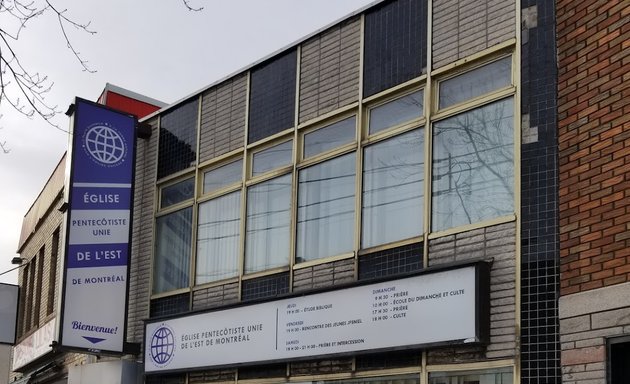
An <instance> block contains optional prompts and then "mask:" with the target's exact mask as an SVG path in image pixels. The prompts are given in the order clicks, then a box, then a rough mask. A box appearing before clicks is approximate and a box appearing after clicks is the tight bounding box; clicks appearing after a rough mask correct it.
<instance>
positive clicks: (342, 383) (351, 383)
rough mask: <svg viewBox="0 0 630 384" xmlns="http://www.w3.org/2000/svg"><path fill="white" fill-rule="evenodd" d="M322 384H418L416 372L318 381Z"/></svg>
mask: <svg viewBox="0 0 630 384" xmlns="http://www.w3.org/2000/svg"><path fill="white" fill-rule="evenodd" d="M319 383H322V384H420V377H419V375H418V374H413V373H412V374H407V375H395V376H382V377H365V378H356V379H341V380H325V381H320V382H319Z"/></svg>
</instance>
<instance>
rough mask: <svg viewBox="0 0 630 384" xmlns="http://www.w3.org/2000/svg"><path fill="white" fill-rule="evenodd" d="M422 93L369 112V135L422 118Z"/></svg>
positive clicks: (405, 97) (413, 94)
mask: <svg viewBox="0 0 630 384" xmlns="http://www.w3.org/2000/svg"><path fill="white" fill-rule="evenodd" d="M423 97H424V96H423V91H422V90H420V91H418V92H414V93H412V94H410V95H407V96H403V97H401V98H399V99H396V100H393V101H390V102H389V103H387V104H383V105H379V106H378V107H376V108H372V109H371V110H370V134H374V133H376V132H380V131H382V130H385V129H387V128H391V127H395V126H397V125H400V124H402V123H405V122H407V121H411V120H413V119H417V118H419V117H422V114H423V109H424V106H423V104H424V100H423Z"/></svg>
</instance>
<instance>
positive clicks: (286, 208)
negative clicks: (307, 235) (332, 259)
mask: <svg viewBox="0 0 630 384" xmlns="http://www.w3.org/2000/svg"><path fill="white" fill-rule="evenodd" d="M290 223H291V175H290V174H289V175H285V176H281V177H278V178H275V179H271V180H268V181H265V182H263V183H260V184H257V185H255V186H252V187H250V188H249V189H248V190H247V223H246V243H245V273H251V272H258V271H264V270H267V269H272V268H276V267H282V266H286V265H289V251H290V249H289V243H290V236H291V232H290Z"/></svg>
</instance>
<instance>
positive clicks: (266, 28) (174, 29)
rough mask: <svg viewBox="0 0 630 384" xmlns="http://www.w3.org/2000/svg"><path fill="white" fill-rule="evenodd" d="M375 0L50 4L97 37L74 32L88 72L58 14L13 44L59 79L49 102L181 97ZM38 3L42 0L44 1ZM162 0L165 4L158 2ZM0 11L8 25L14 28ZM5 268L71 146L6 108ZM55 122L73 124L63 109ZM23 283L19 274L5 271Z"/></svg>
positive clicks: (1, 220)
mask: <svg viewBox="0 0 630 384" xmlns="http://www.w3.org/2000/svg"><path fill="white" fill-rule="evenodd" d="M372 2H374V1H373V0H190V4H191V5H192V6H203V7H204V9H203V10H202V11H201V12H190V11H188V10H187V9H186V7H185V6H184V5H183V3H182V0H161V1H159V2H156V1H152V0H134V1H128V0H110V1H79V0H66V1H62V0H51V3H52V4H53V5H55V7H56V8H57V9H67V12H66V15H67V16H68V17H70V18H72V19H73V20H75V21H77V22H80V23H86V22H90V23H91V24H90V28H91V29H92V30H94V31H96V32H97V33H96V34H94V35H89V34H86V33H81V32H80V31H77V30H74V29H72V28H69V29H68V32H69V34H70V38H71V41H72V42H73V44H74V46H75V48H76V50H77V51H79V52H80V54H81V57H83V58H84V59H85V60H88V66H89V67H90V68H91V69H93V70H96V71H97V72H96V73H87V72H83V71H82V68H81V66H80V65H79V64H78V62H77V60H76V59H75V58H74V56H73V55H72V54H71V52H70V51H68V50H67V49H66V47H65V40H64V39H63V37H62V35H61V34H60V32H59V28H58V21H57V19H56V17H55V16H54V15H53V14H47V15H46V14H45V15H43V16H42V17H40V18H39V19H37V20H34V21H32V23H31V24H30V25H29V27H28V29H26V30H24V31H23V32H22V34H21V35H20V39H19V41H17V42H16V43H15V45H14V49H16V50H17V51H18V54H19V55H20V59H21V61H22V64H23V65H24V66H26V67H27V68H29V69H30V71H31V72H39V73H41V74H45V75H47V76H48V78H49V79H50V80H52V81H54V85H53V88H52V89H51V91H50V92H49V93H48V94H47V97H46V101H47V102H48V103H49V104H51V105H57V106H58V109H59V110H61V111H65V110H66V109H67V107H68V105H70V103H72V101H73V99H74V97H75V96H79V97H83V98H86V99H88V100H96V98H97V97H98V96H99V95H100V93H101V91H102V90H103V88H104V87H105V83H107V82H109V83H111V84H114V85H117V86H120V87H123V88H127V89H129V90H131V91H134V92H137V93H141V94H144V95H146V96H149V97H152V98H154V99H158V100H161V101H164V102H166V103H172V102H174V101H176V100H179V99H181V98H182V97H184V96H187V95H189V94H191V93H193V92H195V91H197V90H199V89H201V88H203V87H205V86H207V85H209V84H211V83H213V82H215V81H217V80H219V79H221V78H223V77H225V76H227V75H230V74H232V73H234V72H235V71H237V70H239V69H241V68H243V67H245V66H247V65H249V64H251V63H252V62H255V61H257V60H259V59H261V58H263V57H265V56H267V55H269V54H271V53H273V52H274V51H276V50H278V49H280V48H283V47H285V46H287V45H288V44H290V43H293V42H295V41H296V40H298V39H301V38H302V37H303V36H305V35H309V34H311V33H312V32H314V31H316V30H318V29H320V28H322V27H324V26H326V25H328V24H330V23H332V22H334V21H336V20H338V19H340V18H342V17H344V16H346V15H347V14H349V13H352V12H354V11H355V10H357V9H359V8H362V7H364V6H365V5H367V4H370V3H372ZM36 3H41V1H39V0H36ZM156 4H159V5H156ZM4 17H5V16H3V15H2V14H0V25H3V27H4V26H5V25H7V24H6V20H5V19H4ZM0 114H1V115H2V117H1V118H0V142H2V141H6V146H7V147H8V148H9V149H10V152H9V153H8V154H1V153H0V273H1V272H3V271H6V270H8V269H9V268H11V267H12V265H11V264H10V261H11V258H13V257H14V256H16V249H17V246H18V240H19V236H20V229H21V225H22V218H23V217H24V215H25V214H26V212H27V211H28V209H29V207H30V206H31V204H32V203H33V201H34V200H35V198H36V197H37V195H38V194H39V192H40V191H41V189H42V188H43V186H44V184H45V183H46V181H47V179H48V177H49V176H50V174H51V172H52V171H53V170H54V168H55V166H56V165H57V163H58V162H59V160H60V159H61V156H62V155H63V153H64V151H65V150H66V146H67V142H68V137H67V134H66V133H64V132H62V131H60V130H57V129H55V128H53V127H51V126H50V125H48V124H47V123H46V122H44V121H42V120H41V119H37V118H34V119H28V118H25V117H23V116H21V115H19V114H18V113H16V112H15V111H14V110H12V109H11V108H10V107H9V106H8V104H7V103H4V102H3V103H2V104H1V106H0ZM54 122H55V123H56V124H58V125H59V126H60V127H62V128H63V129H67V128H68V120H67V117H66V116H65V115H64V114H60V115H58V116H56V117H55V119H54ZM0 282H6V283H16V282H17V273H15V272H14V273H10V274H6V275H3V276H0Z"/></svg>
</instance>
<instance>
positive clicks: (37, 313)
mask: <svg viewBox="0 0 630 384" xmlns="http://www.w3.org/2000/svg"><path fill="white" fill-rule="evenodd" d="M62 204H63V199H62V197H61V195H58V196H57V199H56V200H55V201H52V202H51V205H50V207H49V208H48V211H47V212H46V214H45V215H44V217H42V219H41V221H40V222H39V223H38V225H37V227H36V230H35V231H34V232H33V234H32V236H31V237H29V239H28V240H27V241H26V242H25V243H24V244H23V248H22V249H21V251H20V257H22V258H24V259H26V261H24V263H25V264H26V263H28V264H30V265H31V266H36V270H35V286H34V287H31V286H28V283H27V282H28V278H27V276H25V273H24V272H25V269H26V267H25V268H20V274H19V281H20V285H21V287H22V294H21V295H24V292H27V291H28V290H31V289H33V292H34V295H37V292H39V293H40V296H35V297H34V300H36V301H39V306H36V307H33V306H32V304H33V303H34V302H31V303H27V302H26V301H25V299H26V297H24V298H22V297H20V302H21V303H22V304H23V305H25V306H26V307H22V308H21V309H20V317H19V320H18V324H19V325H20V326H21V328H19V329H18V342H19V340H20V339H21V338H22V337H24V336H27V335H29V334H31V333H32V332H34V331H35V330H36V329H37V328H39V326H42V325H44V324H46V323H47V322H48V321H49V320H50V319H52V318H53V317H54V316H55V311H53V313H51V314H50V315H49V314H48V313H47V309H48V308H47V300H48V294H49V290H50V289H54V292H52V293H53V295H54V301H55V304H56V303H57V302H58V300H59V298H58V297H57V296H58V295H57V293H58V289H57V288H56V287H58V285H59V284H61V272H60V271H57V272H56V278H55V283H56V286H55V287H52V286H51V284H50V282H51V280H50V277H51V274H50V273H51V271H50V267H51V263H50V262H51V254H52V250H53V247H58V246H59V244H53V240H54V239H53V233H54V232H55V230H57V229H60V228H61V225H62V222H63V214H62V213H61V212H59V208H60V207H61V205H62ZM60 236H63V233H62V231H61V230H60ZM42 248H43V250H44V253H43V258H41V257H40V251H41V250H42ZM60 257H61V256H58V259H57V265H59V262H60V260H59V258H60ZM42 260H43V262H41V261H42ZM40 262H41V264H40ZM29 268H30V267H29ZM40 273H41V282H38V281H37V280H38V275H40ZM38 284H39V288H38V287H37V285H38ZM53 308H56V307H53ZM25 311H29V312H30V316H31V323H30V324H25V320H26V319H25V318H24V317H25V316H24V314H25V313H26V312H25Z"/></svg>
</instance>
